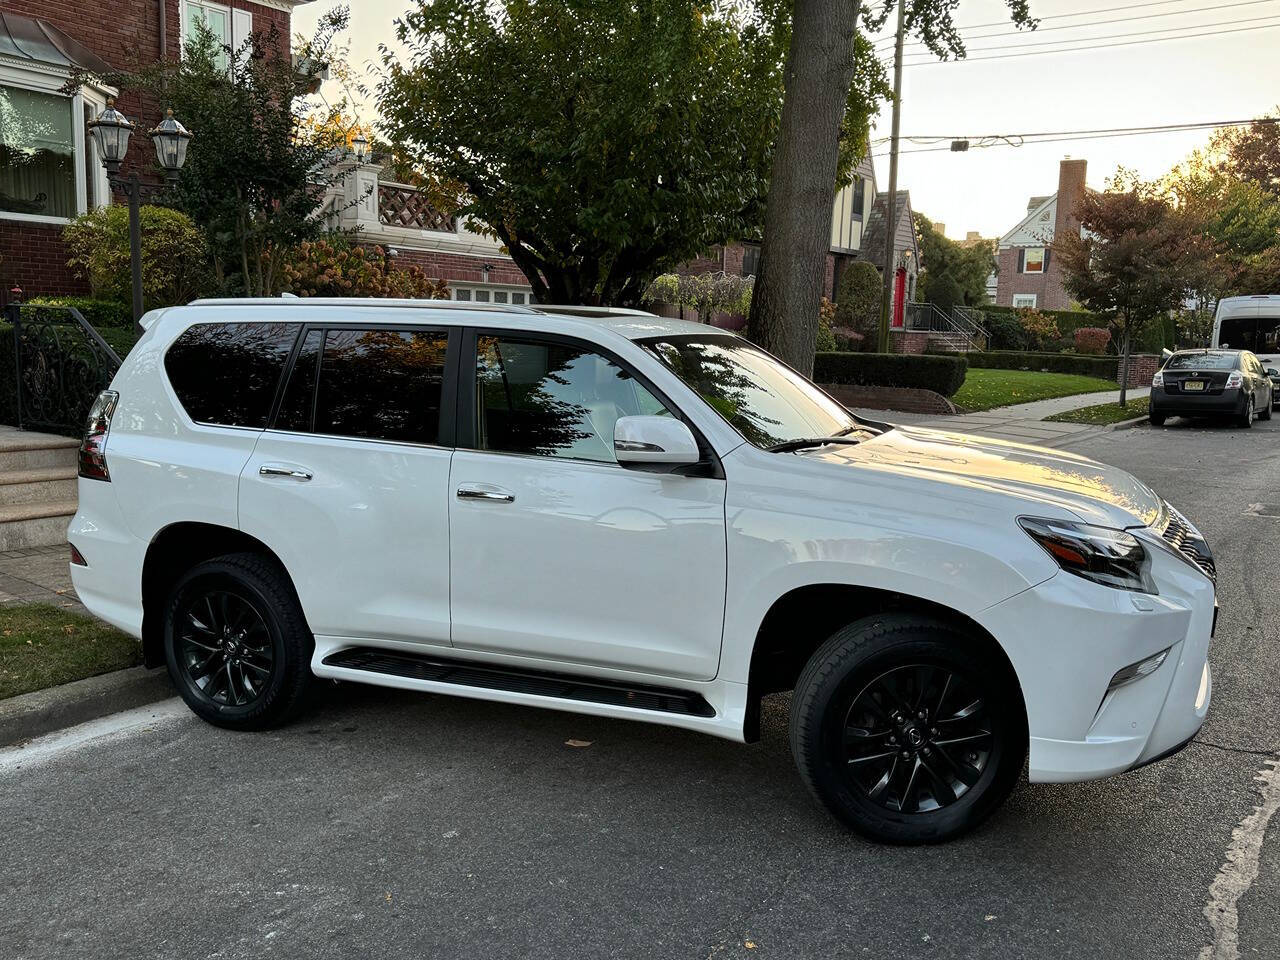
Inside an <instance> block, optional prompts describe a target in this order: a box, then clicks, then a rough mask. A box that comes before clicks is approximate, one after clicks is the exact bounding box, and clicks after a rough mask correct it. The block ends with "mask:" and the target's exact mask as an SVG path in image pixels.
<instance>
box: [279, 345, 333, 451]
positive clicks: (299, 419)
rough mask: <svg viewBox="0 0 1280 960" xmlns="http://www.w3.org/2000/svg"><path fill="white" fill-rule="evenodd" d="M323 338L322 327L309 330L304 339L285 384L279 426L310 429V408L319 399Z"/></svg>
mask: <svg viewBox="0 0 1280 960" xmlns="http://www.w3.org/2000/svg"><path fill="white" fill-rule="evenodd" d="M323 342H324V331H323V330H311V331H308V333H307V335H306V337H304V338H303V340H302V349H301V350H299V351H298V358H297V359H296V360H294V361H293V372H292V373H290V374H289V382H288V383H286V384H285V386H284V396H283V397H282V398H281V399H280V412H279V413H277V414H276V423H275V427H276V429H277V430H297V431H300V432H302V433H309V432H310V431H311V411H312V408H313V406H314V404H315V399H316V374H317V373H318V372H319V371H320V347H321V345H322V344H323Z"/></svg>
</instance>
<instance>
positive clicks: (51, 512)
mask: <svg viewBox="0 0 1280 960" xmlns="http://www.w3.org/2000/svg"><path fill="white" fill-rule="evenodd" d="M75 512H76V501H75V500H49V501H46V502H44V503H17V504H12V505H8V506H0V551H3V550H25V549H27V548H28V547H47V546H51V545H53V544H57V543H66V541H67V524H68V523H69V522H70V521H71V518H72V517H73V516H74V515H75Z"/></svg>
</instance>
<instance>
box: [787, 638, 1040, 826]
mask: <svg viewBox="0 0 1280 960" xmlns="http://www.w3.org/2000/svg"><path fill="white" fill-rule="evenodd" d="M1008 674H1009V671H1008V670H1007V668H1003V665H996V664H993V663H991V662H990V658H989V657H987V656H985V655H984V653H983V651H982V650H981V648H980V647H979V646H978V645H977V644H975V643H974V642H973V641H972V639H971V638H970V637H969V636H968V635H966V634H965V633H963V632H962V631H960V630H958V629H956V628H954V627H952V626H950V625H949V624H946V623H942V622H940V621H935V620H930V619H926V618H920V617H913V616H908V615H904V614H890V615H884V616H877V617H868V618H866V619H864V620H859V621H857V622H856V623H853V624H850V625H849V626H847V627H845V628H844V629H842V630H840V631H838V632H837V633H836V634H835V635H834V636H833V637H831V639H830V640H828V641H827V643H826V644H824V645H823V647H822V648H821V649H820V650H819V651H818V652H817V653H815V654H814V656H813V658H812V659H811V660H810V661H809V664H808V665H807V666H806V667H805V670H804V672H803V673H802V674H801V677H800V680H799V681H798V682H797V684H796V691H795V695H794V697H793V699H792V706H791V748H792V752H793V754H794V755H795V759H796V765H797V766H798V767H799V769H800V775H801V777H802V778H803V779H804V781H805V784H806V785H807V786H808V787H809V789H810V790H811V791H812V792H813V793H814V795H815V796H816V797H817V798H818V799H819V800H820V801H821V802H822V803H823V805H824V806H826V807H827V809H828V810H830V811H831V813H833V814H834V815H835V816H836V817H837V818H838V819H839V820H841V821H842V822H844V823H845V824H847V825H848V826H850V827H852V828H853V829H854V830H856V831H858V832H859V833H861V834H863V835H864V836H866V837H869V838H871V839H873V840H879V841H882V842H887V843H902V844H916V843H938V842H942V841H945V840H950V839H952V838H954V837H957V836H959V835H961V834H963V833H965V832H967V831H968V830H971V829H973V828H974V827H975V826H977V825H978V824H979V823H981V822H982V821H983V820H985V819H986V818H987V817H988V816H989V815H990V814H991V813H992V811H994V810H995V809H996V807H998V806H999V805H1000V803H1001V802H1003V800H1004V799H1005V797H1006V796H1008V794H1009V791H1010V790H1012V789H1013V786H1014V784H1015V783H1016V782H1017V778H1018V776H1019V775H1020V773H1021V771H1022V762H1023V759H1024V757H1025V756H1026V749H1027V731H1026V719H1025V715H1024V712H1023V709H1022V704H1021V700H1020V698H1019V697H1018V695H1017V688H1016V680H1015V678H1013V677H1012V676H1009V675H1008Z"/></svg>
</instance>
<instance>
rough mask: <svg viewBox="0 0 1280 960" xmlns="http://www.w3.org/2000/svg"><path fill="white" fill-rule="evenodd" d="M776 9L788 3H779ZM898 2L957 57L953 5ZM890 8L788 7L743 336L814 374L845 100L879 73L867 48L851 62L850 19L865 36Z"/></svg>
mask: <svg viewBox="0 0 1280 960" xmlns="http://www.w3.org/2000/svg"><path fill="white" fill-rule="evenodd" d="M775 2H776V3H777V4H779V5H780V6H782V7H786V6H787V5H788V4H787V0H775ZM902 2H904V3H906V5H907V6H906V29H907V31H908V32H910V33H913V34H915V35H917V36H919V37H920V39H921V40H922V41H923V42H924V43H925V45H926V46H927V48H928V49H929V50H931V51H933V52H934V53H935V54H937V55H939V56H942V57H944V58H945V57H948V56H952V55H954V56H963V55H964V44H963V42H962V41H961V39H960V34H959V32H958V31H957V29H956V26H955V22H954V20H953V19H952V14H953V13H954V11H955V9H956V8H957V7H958V6H959V4H958V3H957V2H956V0H902ZM1006 3H1007V5H1008V7H1009V9H1010V10H1011V11H1012V14H1013V20H1014V22H1015V23H1016V24H1018V25H1019V26H1034V25H1035V24H1034V21H1032V20H1031V16H1030V13H1029V10H1028V0H1006ZM893 9H894V4H893V3H892V2H891V0H884V2H883V4H882V5H880V6H879V9H875V8H871V9H868V10H865V11H864V10H863V9H862V5H861V3H860V0H794V4H793V6H792V9H791V14H792V15H791V17H790V25H791V29H790V32H789V36H788V46H787V57H786V79H785V83H784V88H785V99H784V102H783V108H782V123H781V127H780V129H779V132H778V143H777V146H776V148H775V149H774V152H773V162H772V167H771V171H770V179H769V196H768V201H767V204H766V208H765V222H764V236H763V243H762V244H761V255H760V276H759V277H758V278H757V281H756V294H755V299H754V300H753V301H752V304H751V316H750V318H749V320H748V323H747V332H748V336H750V337H751V338H752V339H753V340H755V341H756V342H757V343H759V344H761V345H762V346H764V347H765V348H766V349H768V350H771V351H773V352H774V353H776V354H778V356H780V357H781V358H782V359H783V360H786V361H787V362H788V363H790V364H791V365H792V366H793V367H795V368H796V369H798V370H801V371H803V372H810V371H812V370H813V345H814V340H815V338H816V336H817V319H816V318H817V315H818V304H819V301H820V300H821V297H822V280H823V276H824V270H825V259H826V253H827V247H828V244H829V242H830V231H831V209H832V205H833V204H834V202H835V192H836V189H837V186H838V182H837V176H836V173H837V170H838V160H839V156H840V151H841V142H842V141H841V138H842V136H843V137H845V138H848V137H850V136H852V135H856V134H857V133H858V132H859V131H858V130H857V128H856V126H854V125H852V124H850V123H848V122H847V119H846V118H847V116H848V114H849V113H850V111H849V109H848V107H849V101H850V99H851V96H850V94H851V91H852V90H856V89H857V85H856V84H855V83H854V81H855V78H857V77H858V76H859V75H862V76H863V77H864V80H863V81H862V82H863V83H864V84H865V83H866V82H867V81H866V80H865V78H866V77H867V76H871V75H874V71H878V69H879V68H878V66H876V65H873V64H872V63H870V62H869V61H874V60H875V59H876V57H875V54H873V53H870V52H868V51H869V49H870V45H860V46H859V47H858V48H857V52H856V55H855V43H857V42H858V39H859V35H858V32H857V26H858V20H859V16H860V14H861V18H862V21H863V24H864V27H865V28H866V29H867V30H868V31H870V32H873V33H874V32H876V31H879V30H880V29H881V28H882V27H883V26H884V23H885V20H886V18H887V17H888V15H889V12H890V11H891V10H893ZM863 43H864V44H865V41H863ZM865 106H868V107H869V106H871V104H866V105H865ZM864 115H865V114H864Z"/></svg>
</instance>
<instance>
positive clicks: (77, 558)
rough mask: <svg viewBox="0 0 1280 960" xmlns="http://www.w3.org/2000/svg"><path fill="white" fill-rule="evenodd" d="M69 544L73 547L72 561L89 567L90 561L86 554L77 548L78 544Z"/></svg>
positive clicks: (79, 565) (80, 565)
mask: <svg viewBox="0 0 1280 960" xmlns="http://www.w3.org/2000/svg"><path fill="white" fill-rule="evenodd" d="M67 546H68V547H70V548H71V562H72V563H74V564H75V565H76V566H77V567H87V566H88V565H89V562H88V561H87V560H85V558H84V554H82V553H81V552H80V551H79V550H77V549H76V545H75V544H74V543H68V544H67Z"/></svg>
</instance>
